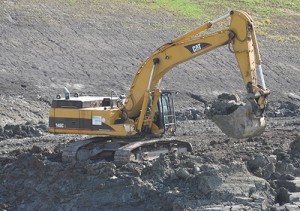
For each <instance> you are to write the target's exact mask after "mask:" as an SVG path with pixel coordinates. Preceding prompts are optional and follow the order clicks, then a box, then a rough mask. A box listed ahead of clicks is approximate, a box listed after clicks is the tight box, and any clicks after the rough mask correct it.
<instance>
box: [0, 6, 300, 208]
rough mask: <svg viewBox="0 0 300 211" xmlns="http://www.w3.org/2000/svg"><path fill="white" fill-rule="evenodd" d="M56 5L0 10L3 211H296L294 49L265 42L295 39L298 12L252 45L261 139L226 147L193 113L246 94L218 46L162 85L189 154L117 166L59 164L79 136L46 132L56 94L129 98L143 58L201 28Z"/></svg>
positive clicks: (167, 16) (299, 137) (124, 9)
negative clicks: (264, 93)
mask: <svg viewBox="0 0 300 211" xmlns="http://www.w3.org/2000/svg"><path fill="white" fill-rule="evenodd" d="M62 2H63V1H59V0H57V1H47V0H43V1H33V0H29V1H18V0H7V1H1V2H0V75H1V77H0V90H1V93H0V209H1V210H284V209H286V210H297V209H298V210H299V209H300V208H299V206H300V197H298V195H297V194H298V193H299V192H300V182H299V184H298V183H297V181H298V177H300V160H299V158H300V108H299V106H300V86H299V82H300V80H299V79H300V68H299V67H300V60H299V58H300V52H299V49H300V45H299V42H296V41H293V40H286V41H276V39H272V38H271V37H272V35H274V36H289V35H290V34H293V35H295V36H299V23H300V15H299V14H298V13H296V14H295V13H293V14H291V15H290V16H284V17H281V18H277V19H276V21H282V23H294V24H295V26H294V27H289V26H288V24H287V25H286V24H285V25H286V26H287V27H286V29H285V30H284V31H282V29H276V26H280V25H281V24H280V23H277V22H276V23H274V25H273V26H270V27H273V28H271V29H270V30H269V32H270V33H272V34H269V35H270V36H261V35H258V42H259V46H260V51H261V56H262V60H263V68H264V73H265V80H266V83H267V86H268V88H269V89H270V90H271V95H270V96H269V106H268V108H267V111H266V116H267V117H266V118H267V128H266V131H265V132H264V133H263V135H261V136H260V137H256V138H250V139H241V140H238V139H232V138H229V137H227V136H226V135H224V134H222V133H221V131H220V130H219V129H218V128H217V127H216V126H215V125H214V124H213V123H212V122H211V121H210V120H207V119H206V118H205V116H204V114H203V111H204V104H203V101H211V100H212V99H214V98H215V97H216V96H217V95H219V94H221V93H223V92H229V93H237V94H238V95H240V96H243V95H244V94H245V89H244V85H243V83H242V79H241V77H240V73H239V70H238V68H237V65H236V61H235V58H234V55H233V54H232V53H231V52H230V51H229V50H228V48H227V47H226V46H225V47H221V48H219V49H216V50H215V51H213V52H210V53H208V54H206V55H203V56H201V57H198V58H195V59H193V60H191V61H188V62H186V63H184V64H180V65H178V66H177V67H175V68H174V69H173V71H171V72H169V73H168V74H167V75H166V76H165V77H164V79H163V86H164V87H165V88H167V89H174V90H177V91H179V94H178V95H177V96H176V98H175V101H176V110H177V113H176V114H177V119H178V120H179V121H178V127H177V138H178V139H183V140H187V141H189V142H190V143H192V145H193V148H194V151H193V153H191V154H187V155H176V154H174V155H168V156H161V157H160V158H159V159H157V160H155V161H152V162H145V163H140V164H135V163H129V164H126V165H123V166H117V165H116V164H115V163H113V162H109V163H106V162H95V161H94V162H91V161H87V162H73V163H64V162H62V160H61V151H62V150H63V148H64V146H65V145H66V144H67V143H68V142H72V141H76V140H78V139H81V138H85V137H82V136H74V135H52V134H49V133H48V132H47V125H48V122H47V121H48V120H47V115H48V113H47V112H48V109H49V108H50V105H51V100H52V99H53V98H54V97H55V96H56V95H57V94H62V91H63V87H67V88H68V89H69V90H70V91H71V92H72V93H75V92H78V93H80V94H82V95H87V94H88V95H102V96H105V95H110V92H111V91H112V90H114V91H116V92H117V93H118V94H127V90H128V88H129V86H130V84H131V80H132V79H133V77H134V74H135V72H136V70H137V69H138V67H139V65H140V64H141V63H142V62H143V60H144V59H145V58H147V56H149V55H150V54H151V53H152V52H153V51H154V50H155V49H157V48H158V47H159V46H160V45H163V44H164V43H166V42H169V41H170V40H172V39H174V38H176V37H177V36H179V35H181V34H183V33H184V32H187V31H186V30H185V29H186V28H193V27H197V26H198V25H197V24H201V23H203V22H202V21H201V20H191V19H186V18H182V17H178V16H176V15H175V14H173V13H169V12H159V11H158V10H149V9H145V8H141V7H138V6H135V5H134V4H133V3H131V4H128V3H122V1H118V3H113V1H106V0H104V1H101V2H100V3H99V2H98V3H95V5H94V6H90V4H85V3H84V1H83V2H81V3H80V4H78V5H72V4H71V2H72V1H66V2H69V3H68V4H63V3H62ZM220 15H222V14H220ZM297 24H298V25H297ZM211 31H213V29H212V30H211ZM278 31H280V32H278ZM199 99H200V100H199ZM299 181H300V180H299ZM299 196H300V195H299ZM297 197H298V198H297Z"/></svg>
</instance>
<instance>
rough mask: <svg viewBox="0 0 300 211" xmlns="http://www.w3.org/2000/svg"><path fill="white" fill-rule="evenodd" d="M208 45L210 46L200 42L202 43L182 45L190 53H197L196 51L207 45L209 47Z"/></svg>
mask: <svg viewBox="0 0 300 211" xmlns="http://www.w3.org/2000/svg"><path fill="white" fill-rule="evenodd" d="M210 46H211V44H209V43H205V42H202V43H196V44H192V45H187V46H184V47H185V48H187V49H188V50H189V51H190V52H191V53H197V52H199V51H201V50H203V49H205V48H207V47H210Z"/></svg>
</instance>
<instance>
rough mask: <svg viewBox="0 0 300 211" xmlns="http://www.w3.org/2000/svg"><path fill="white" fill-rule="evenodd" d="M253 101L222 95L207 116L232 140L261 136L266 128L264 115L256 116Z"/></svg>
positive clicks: (207, 112)
mask: <svg viewBox="0 0 300 211" xmlns="http://www.w3.org/2000/svg"><path fill="white" fill-rule="evenodd" d="M255 113H256V112H255V111H254V109H253V103H251V99H247V100H246V103H244V102H241V101H240V100H239V98H238V96H237V95H231V94H222V95H220V96H219V97H218V99H217V100H216V101H214V102H213V103H212V106H211V107H210V109H209V110H207V111H206V115H207V117H208V118H209V119H211V120H212V121H213V122H214V123H215V124H216V125H217V126H218V127H219V128H220V129H221V131H222V132H223V133H225V134H226V135H228V136H229V137H232V138H237V139H241V138H248V137H254V136H259V135H261V134H262V133H263V132H264V130H265V127H266V122H265V119H264V116H263V115H260V116H256V115H255Z"/></svg>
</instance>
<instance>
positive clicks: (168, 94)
mask: <svg viewBox="0 0 300 211" xmlns="http://www.w3.org/2000/svg"><path fill="white" fill-rule="evenodd" d="M173 93H174V91H166V90H164V91H162V93H161V95H160V97H159V99H158V104H157V107H156V112H155V115H154V119H153V122H154V124H156V125H157V126H158V127H159V128H160V129H162V130H163V131H164V132H166V131H171V132H175V131H176V117H175V111H174V103H173V102H174V101H173ZM151 101H152V99H151V100H150V102H151Z"/></svg>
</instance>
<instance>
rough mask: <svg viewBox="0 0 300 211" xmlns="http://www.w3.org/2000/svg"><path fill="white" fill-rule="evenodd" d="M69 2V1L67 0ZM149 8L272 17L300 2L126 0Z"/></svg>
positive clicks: (298, 6) (187, 13) (192, 15)
mask: <svg viewBox="0 0 300 211" xmlns="http://www.w3.org/2000/svg"><path fill="white" fill-rule="evenodd" d="M69 1H70V0H69ZM127 1H128V2H134V3H135V4H137V5H139V6H142V7H145V8H150V9H163V10H167V11H170V12H173V13H176V14H177V15H181V16H184V17H187V18H203V17H206V18H213V17H215V16H214V14H216V13H219V14H223V13H226V12H228V11H230V10H232V9H241V10H245V11H248V12H251V14H256V15H260V16H261V15H263V16H273V15H286V14H289V13H290V11H294V12H299V11H300V0H289V1H286V0H272V1H269V0H215V1H211V0H127Z"/></svg>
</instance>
